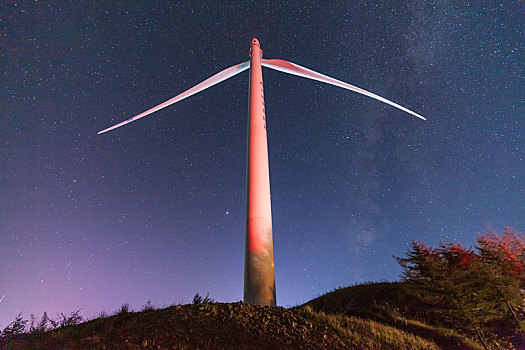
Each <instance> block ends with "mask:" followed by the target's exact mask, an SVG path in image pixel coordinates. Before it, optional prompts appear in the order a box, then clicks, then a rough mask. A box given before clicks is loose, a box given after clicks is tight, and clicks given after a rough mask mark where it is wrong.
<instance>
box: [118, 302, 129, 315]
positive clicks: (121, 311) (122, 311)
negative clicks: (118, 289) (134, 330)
mask: <svg viewBox="0 0 525 350" xmlns="http://www.w3.org/2000/svg"><path fill="white" fill-rule="evenodd" d="M128 312H129V304H128V303H126V304H122V306H121V307H120V309H119V310H118V311H117V315H121V314H127V313H128Z"/></svg>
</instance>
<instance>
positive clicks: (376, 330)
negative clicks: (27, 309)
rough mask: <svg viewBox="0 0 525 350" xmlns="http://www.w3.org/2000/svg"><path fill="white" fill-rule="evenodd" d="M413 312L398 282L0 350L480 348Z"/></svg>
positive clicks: (151, 315) (66, 331) (117, 322)
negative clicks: (290, 305)
mask: <svg viewBox="0 0 525 350" xmlns="http://www.w3.org/2000/svg"><path fill="white" fill-rule="evenodd" d="M399 305H403V308H401V309H399V308H398V306H399ZM415 308H417V306H416V305H411V303H410V302H409V300H406V296H405V295H404V294H403V291H402V288H401V286H400V284H399V283H377V284H368V285H359V286H353V287H347V288H343V289H338V290H335V291H333V292H330V293H327V294H325V295H323V296H321V297H319V298H316V299H314V300H311V301H310V302H308V303H306V304H304V305H301V306H297V307H295V308H292V309H286V308H283V307H268V306H257V305H251V304H247V303H244V302H237V303H215V302H203V303H198V304H195V305H194V304H188V305H175V306H171V307H168V308H165V309H158V310H155V309H152V308H151V309H148V310H145V311H141V312H127V311H125V310H123V311H121V312H119V313H118V314H116V315H113V316H109V317H100V318H97V319H94V320H90V321H88V322H84V323H81V324H79V325H75V326H69V327H62V328H58V329H55V330H52V331H48V332H45V333H38V332H33V333H26V334H19V335H16V336H12V337H10V338H7V339H2V340H0V347H1V348H5V347H8V348H9V349H26V348H33V349H50V348H51V349H386V348H388V349H425V350H426V349H482V347H480V346H479V345H477V344H476V343H474V342H473V341H472V340H469V339H467V338H466V337H464V336H462V335H460V334H457V333H456V332H455V331H453V330H451V329H446V328H442V327H441V328H440V327H436V326H431V325H428V324H425V323H422V322H419V321H416V320H413V319H409V318H404V317H403V316H402V313H403V312H408V311H410V312H413V311H414V310H415ZM2 341H3V343H2Z"/></svg>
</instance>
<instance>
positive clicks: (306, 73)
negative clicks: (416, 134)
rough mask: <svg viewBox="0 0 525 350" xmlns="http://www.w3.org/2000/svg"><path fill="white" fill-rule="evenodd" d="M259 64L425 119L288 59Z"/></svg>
mask: <svg viewBox="0 0 525 350" xmlns="http://www.w3.org/2000/svg"><path fill="white" fill-rule="evenodd" d="M261 65H263V66H264V67H268V68H272V69H275V70H278V71H281V72H284V73H288V74H293V75H298V76H300V77H304V78H309V79H313V80H317V81H321V82H323V83H327V84H331V85H335V86H339V87H342V88H343V89H347V90H350V91H354V92H357V93H360V94H362V95H366V96H368V97H372V98H375V99H376V100H379V101H381V102H384V103H387V104H389V105H391V106H394V107H396V108H399V109H400V110H402V111H405V112H407V113H409V114H412V115H413V116H415V117H418V118H420V119H423V120H426V119H425V118H424V117H423V116H421V115H419V114H417V113H416V112H413V111H411V110H410V109H408V108H405V107H403V106H400V105H398V104H397V103H395V102H392V101H390V100H387V99H386V98H384V97H381V96H379V95H376V94H374V93H371V92H370V91H366V90H364V89H361V88H358V87H357V86H354V85H350V84H348V83H345V82H344V81H340V80H337V79H334V78H332V77H329V76H327V75H324V74H321V73H317V72H315V71H313V70H311V69H308V68H305V67H301V66H300V65H298V64H295V63H292V62H288V61H285V60H279V59H273V60H267V59H264V58H263V59H261Z"/></svg>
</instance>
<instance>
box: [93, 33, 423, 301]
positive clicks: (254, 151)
mask: <svg viewBox="0 0 525 350" xmlns="http://www.w3.org/2000/svg"><path fill="white" fill-rule="evenodd" d="M250 46H251V48H250V51H249V55H250V61H246V62H243V63H240V64H237V65H235V66H233V67H230V68H226V69H225V70H223V71H221V72H219V73H217V74H215V75H213V76H212V77H210V78H208V79H206V80H204V81H203V82H201V83H199V84H197V85H195V86H194V87H192V88H190V89H188V90H186V91H184V92H182V93H180V94H179V95H177V96H175V97H173V98H171V99H169V100H167V101H165V102H163V103H161V104H159V105H158V106H155V107H153V108H150V109H148V110H147V111H145V112H143V113H140V114H138V115H136V116H134V117H132V118H129V119H127V120H125V121H123V122H121V123H118V124H116V125H114V126H111V127H109V128H107V129H104V130H102V131H99V132H98V134H102V133H105V132H108V131H110V130H113V129H115V128H118V127H120V126H123V125H126V124H128V123H131V122H133V121H135V120H137V119H140V118H142V117H145V116H147V115H149V114H151V113H153V112H156V111H158V110H159V109H162V108H164V107H167V106H169V105H171V104H174V103H176V102H179V101H181V100H183V99H185V98H187V97H190V96H191V95H194V94H196V93H198V92H200V91H202V90H204V89H207V88H209V87H210V86H213V85H215V84H218V83H220V82H222V81H224V80H226V79H228V78H231V77H233V76H234V75H236V74H239V73H241V72H243V71H245V70H246V69H248V68H250V84H249V105H248V143H247V145H248V146H247V148H248V149H247V157H248V159H247V186H246V192H247V209H246V214H247V215H246V248H245V266H244V301H246V302H249V303H255V304H259V305H272V306H275V305H276V301H275V300H276V298H275V268H274V259H273V233H272V209H271V202H270V173H269V169H268V143H267V135H266V114H265V109H264V88H263V80H262V68H261V66H264V67H268V68H272V69H275V70H278V71H281V72H285V73H289V74H293V75H298V76H300V77H304V78H309V79H313V80H317V81H320V82H323V83H327V84H332V85H335V86H339V87H342V88H343V89H347V90H350V91H354V92H357V93H360V94H363V95H366V96H369V97H372V98H374V99H376V100H379V101H381V102H384V103H387V104H389V105H391V106H394V107H396V108H398V109H400V110H402V111H405V112H407V113H409V114H412V115H413V116H415V117H417V118H420V119H423V120H426V119H425V118H424V117H422V116H421V115H419V114H417V113H415V112H413V111H411V110H409V109H407V108H405V107H403V106H400V105H398V104H397V103H394V102H392V101H390V100H387V99H386V98H384V97H381V96H378V95H376V94H373V93H371V92H369V91H366V90H363V89H361V88H358V87H356V86H353V85H350V84H347V83H345V82H342V81H340V80H337V79H334V78H331V77H329V76H326V75H323V74H321V73H317V72H315V71H313V70H310V69H307V68H304V67H301V66H299V65H298V64H295V63H292V62H288V61H284V60H280V59H263V58H262V50H261V47H260V45H259V41H258V40H257V39H253V40H252V41H251V45H250Z"/></svg>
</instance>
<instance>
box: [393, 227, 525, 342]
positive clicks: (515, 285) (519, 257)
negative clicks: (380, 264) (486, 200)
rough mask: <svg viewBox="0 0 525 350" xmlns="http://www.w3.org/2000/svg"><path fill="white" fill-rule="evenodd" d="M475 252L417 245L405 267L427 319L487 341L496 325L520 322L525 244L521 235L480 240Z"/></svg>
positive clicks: (412, 291)
mask: <svg viewBox="0 0 525 350" xmlns="http://www.w3.org/2000/svg"><path fill="white" fill-rule="evenodd" d="M478 245H479V246H477V247H475V250H473V249H467V248H464V247H462V246H461V245H460V244H459V243H445V244H440V245H439V247H438V248H429V247H427V246H426V245H425V244H424V243H421V242H412V245H411V248H410V250H409V251H408V252H407V253H406V257H405V258H396V259H397V261H398V262H399V264H400V265H401V266H402V267H403V270H404V271H403V280H404V281H405V282H406V283H405V285H406V286H407V291H408V292H409V293H410V294H412V295H413V296H414V297H416V298H417V299H418V300H419V301H420V302H421V303H423V305H425V306H427V307H426V308H425V310H426V312H425V313H426V315H425V316H426V318H427V319H433V318H435V319H439V320H442V321H443V322H444V323H446V324H448V325H449V326H452V327H455V328H459V329H463V330H467V331H471V332H474V333H475V334H477V335H478V337H479V338H480V340H482V341H483V338H484V337H483V331H484V330H486V329H488V326H489V325H490V324H491V322H493V321H497V320H503V319H507V320H508V319H514V320H515V321H516V322H515V323H516V325H517V324H518V323H519V322H518V321H519V320H518V317H517V315H516V313H515V312H514V310H515V307H514V306H515V305H518V304H519V303H520V301H521V294H520V282H522V281H525V273H524V265H523V262H524V259H523V257H524V253H525V249H524V247H525V239H524V237H523V235H520V234H518V233H517V232H516V231H513V230H510V229H506V230H505V232H504V233H503V234H497V233H494V232H492V233H490V234H483V235H481V236H479V237H478Z"/></svg>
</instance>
